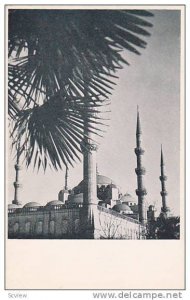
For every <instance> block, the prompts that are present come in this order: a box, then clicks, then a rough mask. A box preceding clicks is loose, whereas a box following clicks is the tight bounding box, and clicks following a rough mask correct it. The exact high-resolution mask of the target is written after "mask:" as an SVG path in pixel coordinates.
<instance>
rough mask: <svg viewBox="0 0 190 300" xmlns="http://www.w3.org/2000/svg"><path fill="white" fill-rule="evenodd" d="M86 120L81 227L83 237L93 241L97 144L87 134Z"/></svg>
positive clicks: (94, 234)
mask: <svg viewBox="0 0 190 300" xmlns="http://www.w3.org/2000/svg"><path fill="white" fill-rule="evenodd" d="M88 126H89V124H88V119H87V120H85V123H84V139H83V141H82V143H81V149H82V152H83V183H84V184H83V212H84V217H83V223H84V224H83V226H84V232H85V233H84V237H85V238H88V239H94V238H95V236H96V230H95V220H97V209H96V208H97V204H98V198H97V174H96V171H97V170H96V153H97V144H96V143H95V142H94V140H93V134H92V133H91V132H89V128H88Z"/></svg>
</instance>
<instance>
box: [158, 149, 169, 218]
mask: <svg viewBox="0 0 190 300" xmlns="http://www.w3.org/2000/svg"><path fill="white" fill-rule="evenodd" d="M160 169H161V176H160V177H159V178H160V181H161V188H162V190H161V192H160V195H161V196H162V208H161V211H162V213H164V215H165V216H166V217H167V214H168V212H169V211H170V209H169V207H167V202H166V196H167V195H168V193H167V191H166V184H165V182H166V181H167V176H165V163H164V155H163V150H162V145H161V159H160Z"/></svg>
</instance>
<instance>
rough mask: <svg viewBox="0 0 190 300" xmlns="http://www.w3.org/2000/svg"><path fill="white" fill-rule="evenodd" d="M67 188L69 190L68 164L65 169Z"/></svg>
mask: <svg viewBox="0 0 190 300" xmlns="http://www.w3.org/2000/svg"><path fill="white" fill-rule="evenodd" d="M65 190H68V166H66V171H65Z"/></svg>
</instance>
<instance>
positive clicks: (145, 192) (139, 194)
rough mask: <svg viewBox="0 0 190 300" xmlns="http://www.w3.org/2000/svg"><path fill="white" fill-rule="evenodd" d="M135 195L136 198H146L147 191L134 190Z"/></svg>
mask: <svg viewBox="0 0 190 300" xmlns="http://www.w3.org/2000/svg"><path fill="white" fill-rule="evenodd" d="M136 195H137V196H146V195H147V191H146V189H142V190H136Z"/></svg>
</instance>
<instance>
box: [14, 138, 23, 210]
mask: <svg viewBox="0 0 190 300" xmlns="http://www.w3.org/2000/svg"><path fill="white" fill-rule="evenodd" d="M16 150H17V156H16V164H15V171H16V176H15V182H14V183H13V185H14V189H15V192H14V200H13V201H12V203H13V204H16V205H21V201H20V195H19V194H20V193H19V191H20V188H22V184H21V183H20V182H19V177H20V172H19V171H20V170H21V166H20V142H18V145H17V149H16Z"/></svg>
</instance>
